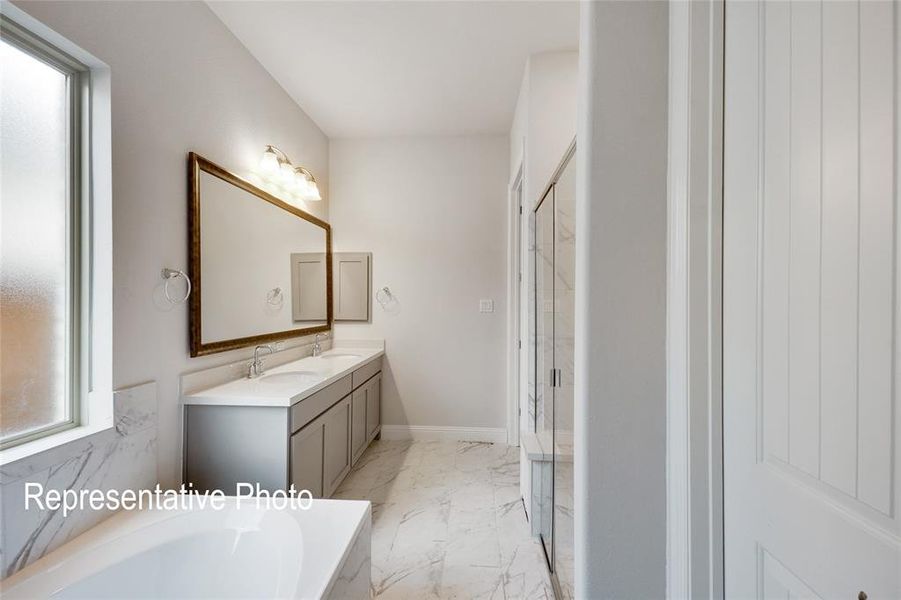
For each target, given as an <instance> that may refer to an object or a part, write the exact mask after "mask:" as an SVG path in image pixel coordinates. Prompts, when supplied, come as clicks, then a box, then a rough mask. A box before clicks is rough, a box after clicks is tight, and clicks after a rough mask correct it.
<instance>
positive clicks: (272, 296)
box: [266, 287, 285, 306]
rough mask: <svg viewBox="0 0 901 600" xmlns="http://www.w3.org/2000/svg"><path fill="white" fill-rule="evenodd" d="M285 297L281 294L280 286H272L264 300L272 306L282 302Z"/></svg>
mask: <svg viewBox="0 0 901 600" xmlns="http://www.w3.org/2000/svg"><path fill="white" fill-rule="evenodd" d="M284 300H285V297H284V296H283V295H282V288H280V287H277V288H272V289H271V290H269V291H268V292H267V293H266V302H267V303H268V304H270V305H272V306H279V305H280V304H281V303H282V302H284Z"/></svg>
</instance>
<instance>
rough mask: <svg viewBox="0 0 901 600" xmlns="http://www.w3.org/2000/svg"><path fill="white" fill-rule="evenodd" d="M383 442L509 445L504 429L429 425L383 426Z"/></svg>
mask: <svg viewBox="0 0 901 600" xmlns="http://www.w3.org/2000/svg"><path fill="white" fill-rule="evenodd" d="M382 439H383V440H423V441H446V442H490V443H493V444H506V443H507V430H506V429H504V428H503V427H432V426H429V425H382Z"/></svg>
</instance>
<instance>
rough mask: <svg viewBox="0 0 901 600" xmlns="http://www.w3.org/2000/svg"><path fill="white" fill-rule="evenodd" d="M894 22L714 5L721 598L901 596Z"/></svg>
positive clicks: (842, 13)
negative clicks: (720, 255)
mask: <svg viewBox="0 0 901 600" xmlns="http://www.w3.org/2000/svg"><path fill="white" fill-rule="evenodd" d="M898 19H899V15H898V10H897V9H893V6H892V4H891V3H890V2H880V1H873V2H861V3H859V4H858V3H856V2H844V1H841V2H823V3H817V2H806V1H795V2H784V3H783V2H766V3H751V2H729V3H727V7H726V54H725V55H726V78H725V81H726V90H725V98H726V105H725V161H724V274H723V285H724V288H723V294H724V312H723V333H724V340H723V344H724V347H723V356H724V364H723V375H724V389H723V403H724V406H723V408H724V467H725V468H724V485H725V533H726V540H725V542H726V543H725V550H726V595H727V597H730V598H732V597H735V598H749V597H761V598H765V597H766V598H768V597H792V596H798V597H827V598H833V597H835V598H839V597H841V598H853V597H856V596H857V594H858V592H859V591H865V592H866V593H867V594H868V596H869V597H870V598H877V597H880V598H899V597H901V521H899V514H901V499H899V496H901V494H899V489H898V478H899V475H898V469H899V468H901V444H899V440H898V439H897V436H898V431H899V429H901V424H899V422H901V410H899V406H898V401H897V391H896V390H895V389H893V383H892V380H893V377H897V374H898V372H899V371H901V368H899V362H898V356H897V352H896V347H897V338H898V329H897V328H898V323H899V320H901V319H899V316H898V297H899V293H898V291H897V289H895V286H896V285H897V284H898V280H899V278H898V264H899V258H898V245H899V244H898V242H899V240H898V239H897V233H898V212H899V207H898V196H897V194H898V191H897V176H898V155H897V148H896V147H895V145H894V142H893V139H894V136H895V135H896V133H895V132H896V131H897V122H896V118H897V117H896V115H897V112H896V111H897V103H898V79H897V72H896V69H897V62H896V58H895V57H896V56H897V55H898V54H899V49H898V28H899V26H898Z"/></svg>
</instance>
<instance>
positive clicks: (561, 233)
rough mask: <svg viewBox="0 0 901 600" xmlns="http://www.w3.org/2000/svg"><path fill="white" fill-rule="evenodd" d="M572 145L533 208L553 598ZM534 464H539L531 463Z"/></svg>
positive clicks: (563, 553)
mask: <svg viewBox="0 0 901 600" xmlns="http://www.w3.org/2000/svg"><path fill="white" fill-rule="evenodd" d="M575 171H576V162H575V160H573V152H569V153H567V157H566V159H564V162H563V163H562V164H561V166H560V168H559V169H558V171H557V173H556V176H555V178H554V180H553V181H552V182H551V185H549V186H548V191H547V193H546V194H545V196H544V197H543V198H542V200H541V202H540V203H539V204H538V206H537V208H535V212H534V220H533V229H532V234H533V238H532V250H533V252H532V258H533V261H534V279H533V281H534V289H533V293H532V297H531V300H532V301H531V302H530V304H531V306H530V309H529V310H530V315H531V316H533V319H534V324H533V326H532V327H530V329H531V331H530V334H534V337H533V344H534V346H533V347H534V354H533V359H534V377H535V379H534V387H533V390H532V392H533V394H534V397H535V434H536V437H537V440H538V444H539V445H540V447H541V453H542V456H543V458H542V459H541V460H539V461H537V462H535V463H533V471H532V477H533V480H532V489H533V494H534V495H535V497H536V499H537V504H538V505H537V507H535V512H536V513H537V519H538V530H539V534H540V538H541V542H542V544H543V546H544V551H545V554H546V556H547V560H548V566H549V567H550V570H551V574H552V580H553V582H554V587H555V590H556V594H557V598H559V599H562V598H572V597H573V551H574V545H575V540H574V530H573V408H574V399H575V394H574V391H575V390H574V381H575V378H574V365H575V362H574V355H575V331H576V329H575V290H576V286H575V271H576V269H575V267H576V248H575V239H576V238H575V205H576V186H575ZM535 466H537V467H538V468H537V469H536V468H535Z"/></svg>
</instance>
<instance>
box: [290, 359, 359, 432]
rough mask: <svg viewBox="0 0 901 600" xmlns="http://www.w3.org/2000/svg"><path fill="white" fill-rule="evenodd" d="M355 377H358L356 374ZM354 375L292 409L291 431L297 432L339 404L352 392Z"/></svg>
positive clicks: (344, 378) (302, 401) (347, 376)
mask: <svg viewBox="0 0 901 600" xmlns="http://www.w3.org/2000/svg"><path fill="white" fill-rule="evenodd" d="M353 375H356V373H354V374H353ZM352 381H353V379H352V375H345V376H344V377H342V378H341V379H339V380H338V381H336V382H335V383H333V384H332V385H330V386H328V387H327V388H325V389H322V390H319V391H318V392H316V393H315V394H313V395H312V396H310V397H309V398H304V399H303V400H301V401H300V402H298V403H297V404H295V405H294V406H292V407H291V431H292V432H294V431H297V430H298V429H300V428H301V427H303V426H304V425H306V424H307V423H309V422H310V421H312V420H313V419H315V418H316V417H318V416H319V415H321V414H322V413H324V412H325V411H326V410H328V409H329V407H331V406H332V405H333V404H335V402H338V401H339V400H341V398H343V397H344V396H346V395H348V394H349V393H350V390H351V383H352Z"/></svg>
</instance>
